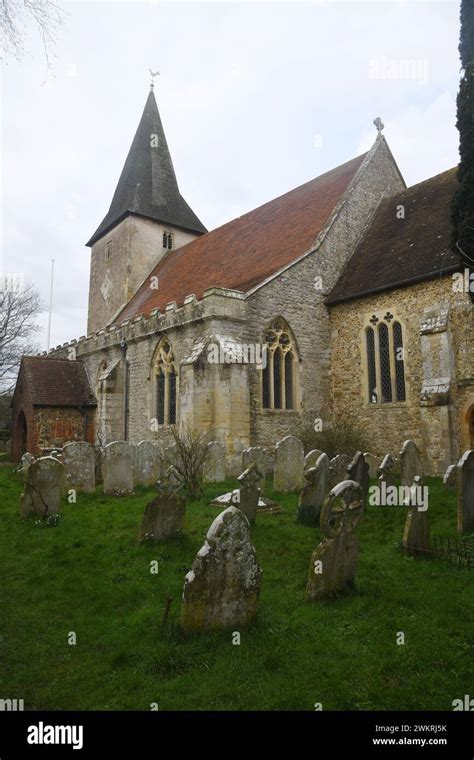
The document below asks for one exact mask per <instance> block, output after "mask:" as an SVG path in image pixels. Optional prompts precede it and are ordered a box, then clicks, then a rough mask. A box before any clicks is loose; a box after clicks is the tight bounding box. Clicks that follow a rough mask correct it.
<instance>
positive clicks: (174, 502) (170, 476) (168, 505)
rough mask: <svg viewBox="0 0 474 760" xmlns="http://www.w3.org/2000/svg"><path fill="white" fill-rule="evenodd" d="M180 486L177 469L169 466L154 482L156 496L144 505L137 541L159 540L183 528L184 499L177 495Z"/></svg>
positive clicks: (181, 484)
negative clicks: (159, 478)
mask: <svg viewBox="0 0 474 760" xmlns="http://www.w3.org/2000/svg"><path fill="white" fill-rule="evenodd" d="M182 486H183V482H182V480H181V479H180V477H179V475H178V473H177V471H176V470H175V469H174V467H169V468H168V470H167V472H166V475H165V476H164V478H162V479H161V480H159V481H158V483H157V484H156V487H157V489H158V496H156V497H155V498H154V499H153V501H150V502H149V504H147V505H146V507H145V514H144V515H143V521H142V525H141V528H140V536H139V539H138V540H139V543H144V542H145V541H161V540H163V539H165V538H170V537H171V536H175V535H177V534H178V533H179V532H180V531H182V530H183V528H184V515H185V510H186V499H185V497H184V496H179V495H178V491H180V489H181V488H182Z"/></svg>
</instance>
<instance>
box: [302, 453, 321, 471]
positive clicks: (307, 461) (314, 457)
mask: <svg viewBox="0 0 474 760" xmlns="http://www.w3.org/2000/svg"><path fill="white" fill-rule="evenodd" d="M322 453H323V452H322V451H321V450H320V449H312V450H311V451H309V452H308V453H307V454H306V456H305V458H304V468H305V470H309V468H310V467H316V462H317V461H318V459H319V457H320V456H321V454H322Z"/></svg>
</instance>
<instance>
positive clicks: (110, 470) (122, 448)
mask: <svg viewBox="0 0 474 760" xmlns="http://www.w3.org/2000/svg"><path fill="white" fill-rule="evenodd" d="M134 469H135V447H134V446H132V445H131V444H130V443H128V442H127V441H114V442H113V443H109V444H107V446H106V447H105V449H104V458H103V462H102V476H103V479H104V493H105V494H115V495H122V494H126V493H132V491H133V473H134Z"/></svg>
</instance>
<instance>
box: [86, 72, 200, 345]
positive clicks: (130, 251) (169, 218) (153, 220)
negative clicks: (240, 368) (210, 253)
mask: <svg viewBox="0 0 474 760" xmlns="http://www.w3.org/2000/svg"><path fill="white" fill-rule="evenodd" d="M204 232H207V230H206V228H205V227H204V225H203V224H202V223H201V222H200V220H199V219H198V217H197V216H196V214H195V213H194V211H192V209H191V208H190V207H189V206H188V204H187V203H186V201H185V200H184V198H183V197H182V195H181V193H180V192H179V188H178V183H177V181H176V175H175V172H174V168H173V162H172V160H171V155H170V152H169V149H168V144H167V142H166V137H165V133H164V130H163V125H162V123H161V119H160V114H159V111H158V106H157V104H156V100H155V95H154V92H153V84H152V85H151V89H150V93H149V95H148V98H147V101H146V103H145V108H144V111H143V114H142V117H141V120H140V123H139V125H138V129H137V131H136V134H135V137H134V139H133V142H132V146H131V148H130V151H129V153H128V156H127V160H126V161H125V165H124V167H123V169H122V173H121V175H120V179H119V181H118V184H117V188H116V190H115V193H114V196H113V198H112V203H111V204H110V208H109V211H108V213H107V214H106V216H105V217H104V219H103V220H102V222H101V223H100V225H99V226H98V228H97V230H96V231H95V232H94V234H93V235H92V237H91V239H90V240H89V242H88V243H87V245H88V246H90V247H91V249H92V250H91V267H90V285H89V311H88V321H87V332H88V334H90V333H92V332H95V331H96V330H100V329H101V328H102V327H104V326H105V325H107V324H109V323H110V322H112V321H113V319H114V317H115V316H116V315H117V314H118V312H119V311H120V310H121V308H122V307H123V306H124V305H125V304H126V303H127V302H128V301H129V299H130V298H131V296H132V295H133V294H134V292H135V291H136V290H137V288H138V287H139V285H141V283H142V282H143V280H144V279H145V278H146V276H147V275H148V274H149V273H150V272H151V270H152V269H153V267H154V266H155V265H156V264H157V263H158V262H159V261H160V259H161V258H162V257H163V256H165V255H168V256H172V255H173V250H174V249H176V248H179V247H180V246H182V245H184V244H186V243H189V242H190V241H191V240H194V238H196V237H198V236H199V235H202V234H203V233H204Z"/></svg>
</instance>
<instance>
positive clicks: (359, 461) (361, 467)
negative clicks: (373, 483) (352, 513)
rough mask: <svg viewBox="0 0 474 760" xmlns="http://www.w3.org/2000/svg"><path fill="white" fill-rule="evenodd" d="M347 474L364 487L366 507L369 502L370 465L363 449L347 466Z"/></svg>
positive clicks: (363, 494)
mask: <svg viewBox="0 0 474 760" xmlns="http://www.w3.org/2000/svg"><path fill="white" fill-rule="evenodd" d="M347 476H348V479H349V480H355V482H356V483H358V484H359V485H360V487H361V488H362V497H363V500H364V507H365V505H366V503H367V492H368V490H369V465H368V463H367V462H366V461H365V456H364V454H363V453H362V452H361V451H358V452H357V453H356V454H354V458H353V460H352V462H351V463H350V464H349V466H348V468H347Z"/></svg>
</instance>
